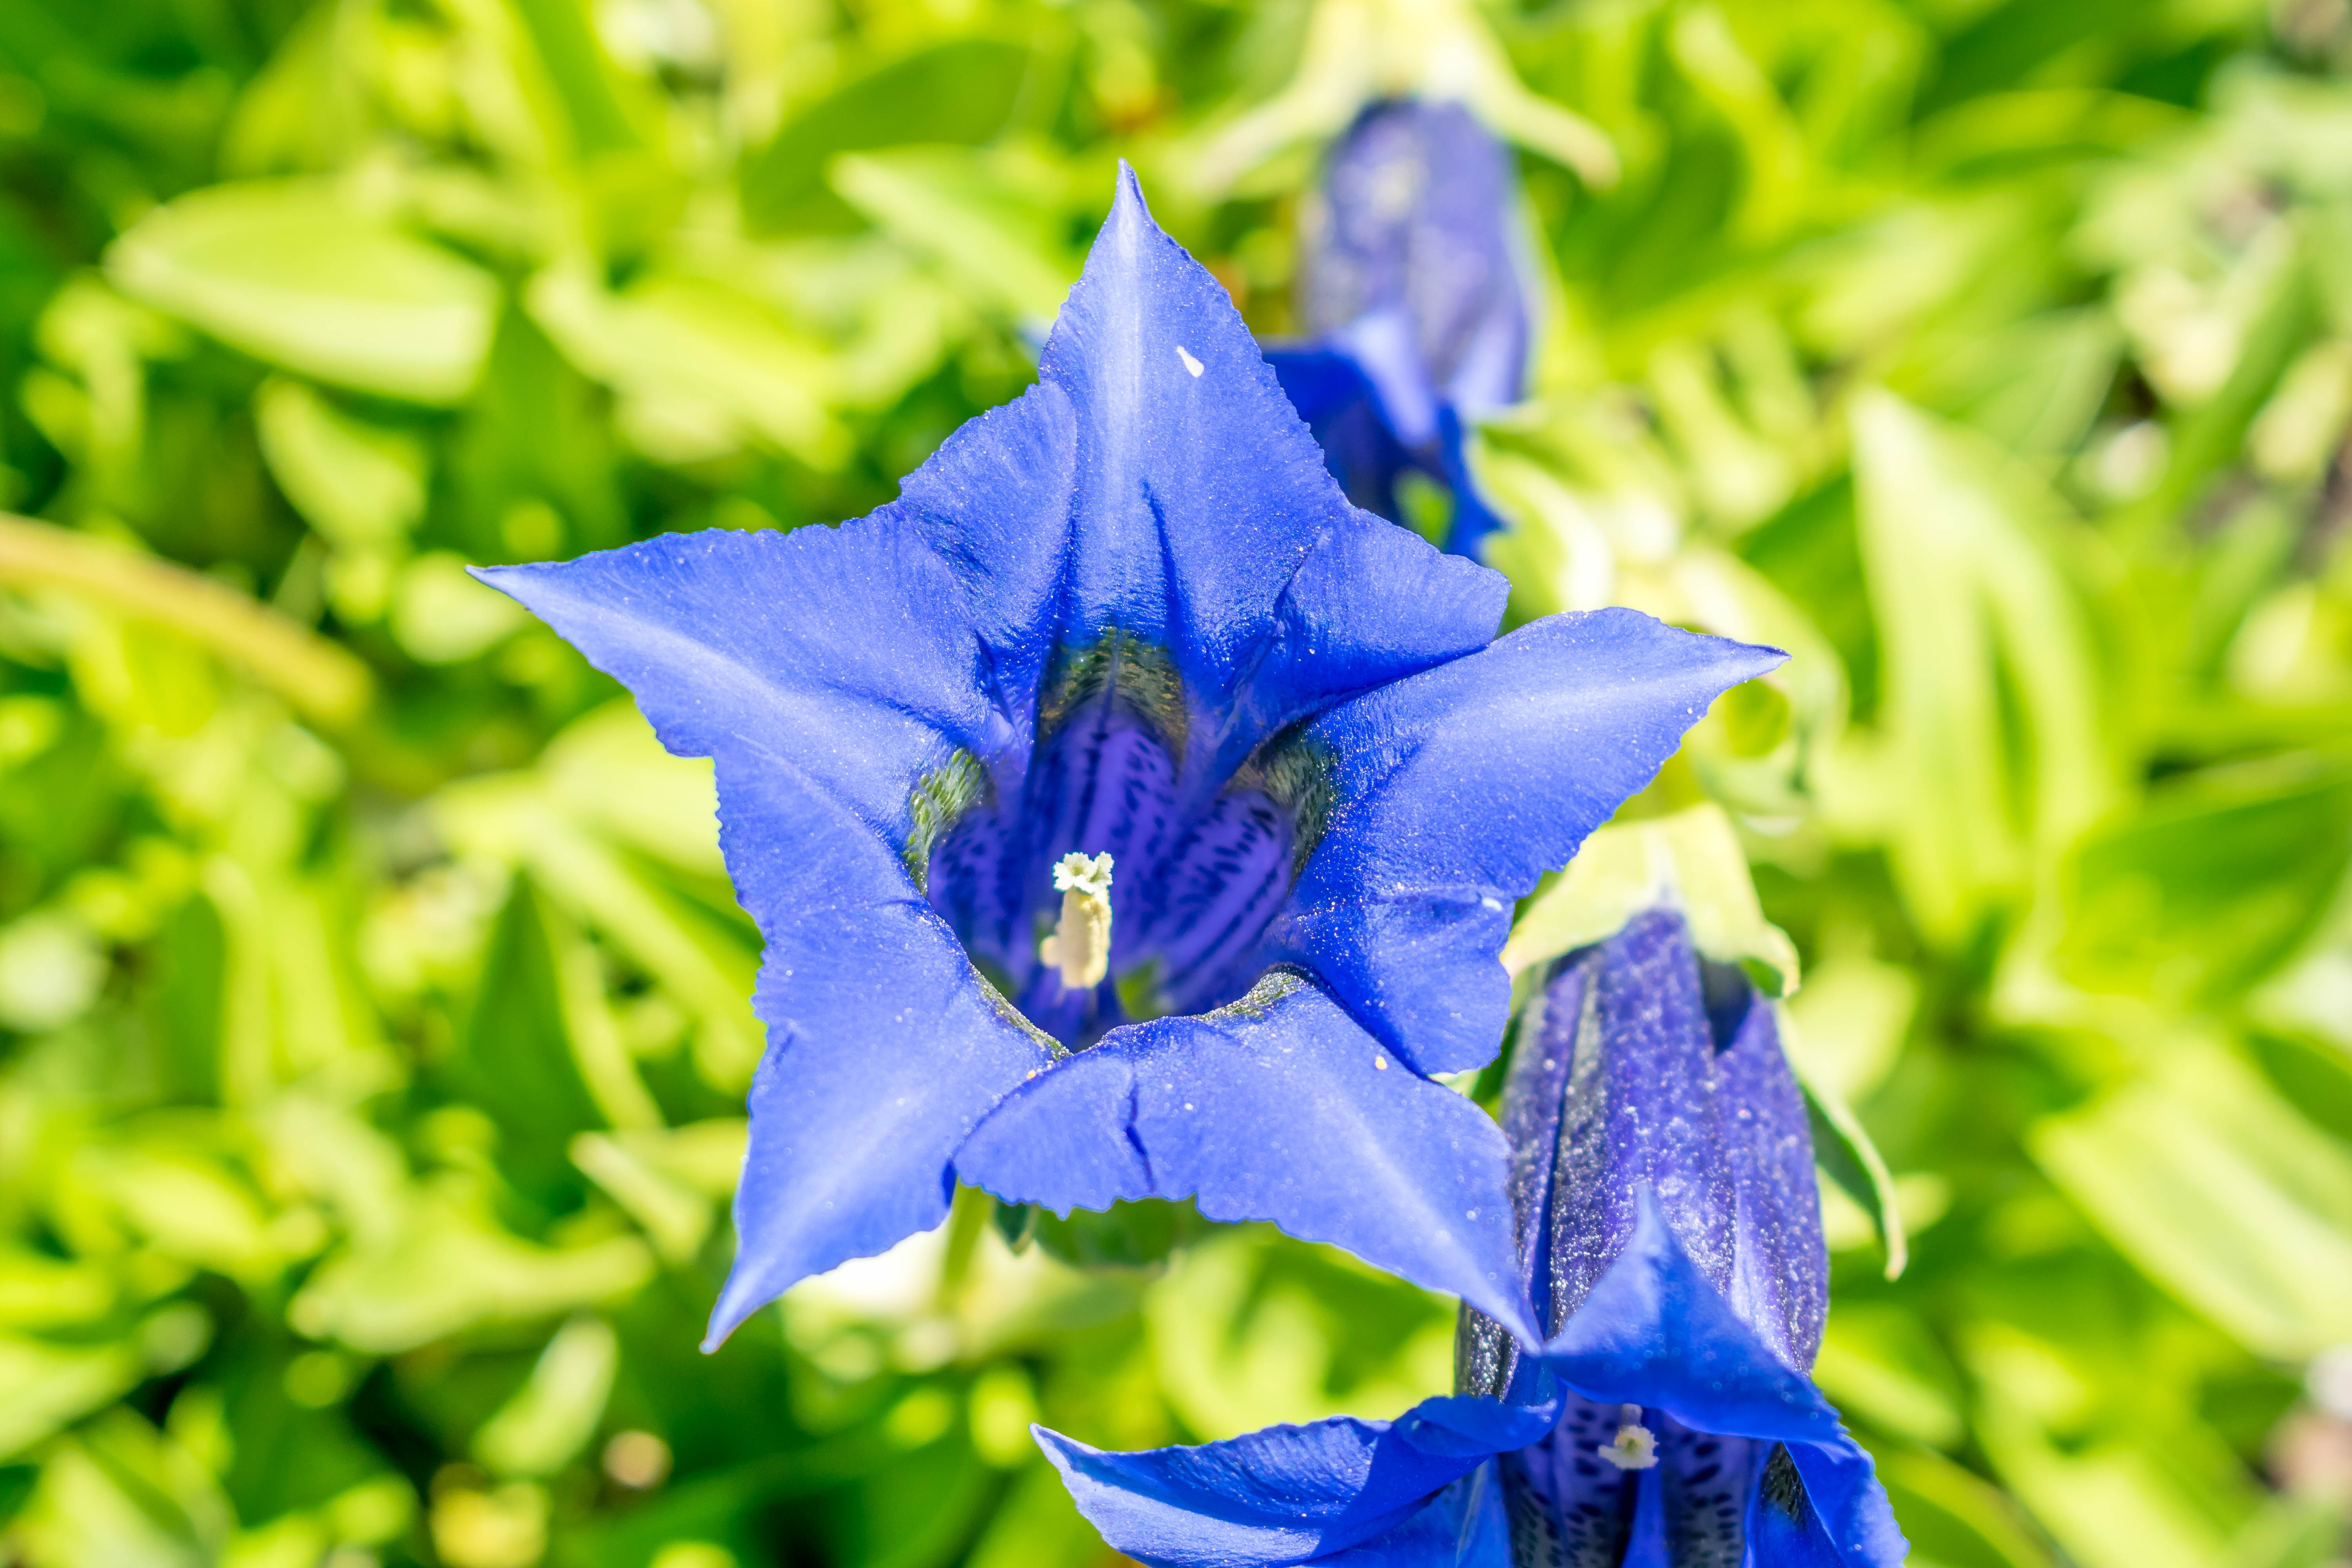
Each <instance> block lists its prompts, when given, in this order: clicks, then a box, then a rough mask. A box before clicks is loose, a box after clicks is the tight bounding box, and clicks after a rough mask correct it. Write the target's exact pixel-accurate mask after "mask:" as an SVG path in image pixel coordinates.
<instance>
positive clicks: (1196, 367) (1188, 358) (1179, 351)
mask: <svg viewBox="0 0 2352 1568" xmlns="http://www.w3.org/2000/svg"><path fill="white" fill-rule="evenodd" d="M1176 357H1177V358H1178V359H1181V360H1182V361H1183V362H1184V368H1185V369H1186V370H1189V371H1191V372H1192V376H1193V379H1194V380H1196V381H1197V380H1199V379H1200V375H1201V370H1202V365H1201V362H1200V361H1199V360H1196V359H1194V358H1193V357H1192V351H1191V350H1190V349H1187V348H1186V347H1185V346H1184V345H1183V344H1182V343H1178V344H1177V345H1176Z"/></svg>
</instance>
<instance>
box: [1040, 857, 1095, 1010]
mask: <svg viewBox="0 0 2352 1568" xmlns="http://www.w3.org/2000/svg"><path fill="white" fill-rule="evenodd" d="M1054 887H1055V890H1057V891H1058V892H1060V894H1061V895H1062V918H1061V919H1060V920H1059V921H1056V922H1055V926H1054V934H1053V935H1051V936H1049V937H1047V938H1046V939H1045V942H1044V943H1043V944H1041V945H1040V946H1039V948H1038V950H1037V956H1038V957H1039V958H1041V959H1043V960H1045V962H1046V963H1050V964H1052V965H1054V966H1055V968H1057V969H1059V970H1060V971H1061V972H1062V984H1063V986H1064V988H1065V989H1066V990H1071V991H1091V990H1093V989H1094V988H1095V987H1096V986H1097V985H1099V984H1102V980H1103V976H1104V975H1106V974H1108V973H1110V857H1109V856H1108V855H1091V856H1090V855H1087V854H1084V853H1074V854H1069V855H1065V856H1063V857H1062V858H1060V859H1059V860H1057V861H1055V863H1054Z"/></svg>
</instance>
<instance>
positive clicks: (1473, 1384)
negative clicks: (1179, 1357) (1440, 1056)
mask: <svg viewBox="0 0 2352 1568" xmlns="http://www.w3.org/2000/svg"><path fill="white" fill-rule="evenodd" d="M1503 1117H1504V1124H1505V1129H1506V1131H1507V1134H1508V1136H1509V1139H1510V1144H1511V1200H1512V1213H1513V1215H1514V1219H1515V1222H1516V1224H1517V1229H1518V1232H1519V1235H1520V1237H1521V1238H1522V1242H1523V1246H1522V1247H1521V1257H1522V1259H1523V1266H1524V1268H1525V1270H1526V1272H1525V1275H1524V1279H1525V1281H1526V1283H1527V1285H1528V1289H1529V1290H1530V1291H1531V1293H1532V1294H1533V1295H1534V1297H1535V1299H1536V1300H1537V1301H1538V1303H1540V1304H1541V1305H1542V1306H1543V1308H1544V1318H1545V1322H1546V1326H1547V1328H1548V1329H1549V1337H1547V1338H1546V1339H1544V1340H1543V1342H1541V1344H1540V1345H1539V1346H1531V1347H1527V1348H1522V1347H1520V1346H1519V1345H1517V1344H1516V1343H1514V1342H1513V1340H1512V1337H1511V1335H1510V1334H1508V1333H1507V1331H1504V1330H1503V1328H1502V1327H1501V1325H1498V1324H1496V1323H1495V1322H1493V1321H1489V1320H1486V1319H1485V1318H1483V1317H1481V1316H1480V1315H1479V1314H1478V1313H1477V1312H1475V1310H1470V1309H1467V1308H1465V1311H1464V1322H1463V1332H1462V1334H1461V1336H1460V1338H1459V1342H1458V1346H1459V1352H1460V1356H1459V1365H1458V1368H1457V1376H1456V1386H1457V1388H1458V1389H1459V1390H1460V1391H1461V1392H1459V1393H1457V1394H1454V1395H1451V1396H1448V1397H1445V1398H1440V1399H1431V1400H1426V1401H1424V1402H1423V1403H1422V1404H1421V1405H1417V1406H1416V1407H1414V1408H1413V1409H1412V1411H1410V1412H1409V1413H1407V1414H1406V1415H1404V1416H1403V1417H1402V1418H1401V1419H1399V1420H1397V1421H1394V1422H1385V1421H1357V1420H1350V1419H1340V1420H1335V1421H1321V1422H1317V1423H1316V1424H1314V1425H1312V1426H1275V1427H1269V1428H1267V1429H1266V1430H1265V1431H1262V1432H1256V1433H1253V1434H1251V1435H1250V1436H1245V1437H1241V1438H1237V1439H1235V1440H1234V1441H1232V1442H1229V1443H1212V1444H1209V1445H1207V1446H1205V1447H1198V1448H1161V1449H1158V1450H1154V1451H1152V1452H1149V1453H1139V1454H1111V1453H1103V1452H1100V1451H1098V1450H1097V1449H1094V1448H1089V1447H1087V1446H1086V1445H1084V1444H1082V1443H1076V1442H1073V1441H1071V1440H1070V1439H1069V1438H1067V1437H1064V1436H1060V1435H1058V1434H1056V1433H1053V1432H1048V1431H1045V1429H1043V1428H1038V1429H1036V1430H1037V1434H1038V1441H1039V1442H1040V1443H1041V1444H1043V1445H1044V1447H1045V1451H1046V1453H1047V1455H1048V1456H1049V1457H1050V1458H1052V1459H1053V1461H1054V1463H1055V1465H1057V1466H1059V1467H1060V1468H1061V1471H1062V1474H1063V1478H1064V1479H1065V1480H1066V1482H1067V1483H1068V1485H1069V1489H1070V1491H1071V1494H1072V1496H1073V1497H1075V1498H1076V1500H1077V1504H1078V1507H1079V1509H1080V1510H1081V1511H1083V1512H1084V1513H1085V1514H1086V1515H1087V1518H1088V1519H1090V1520H1092V1521H1094V1523H1095V1524H1096V1526H1097V1528H1098V1529H1100V1530H1101V1531H1102V1533H1103V1536H1104V1538H1105V1539H1106V1540H1107V1541H1108V1542H1110V1544H1111V1545H1112V1546H1114V1547H1117V1548H1118V1550H1119V1551H1121V1552H1126V1553H1127V1554H1128V1555H1129V1556H1130V1557H1134V1558H1136V1559H1138V1560H1139V1561H1140V1562H1143V1563H1151V1564H1155V1565H1161V1564H1165V1565H1171V1568H1175V1565H1181V1568H1194V1565H1202V1568H1205V1565H1208V1564H1215V1565H1217V1568H1276V1565H1278V1564H1294V1563H1334V1564H1338V1563H1346V1564H1349V1565H1350V1568H1373V1565H1374V1564H1380V1565H1382V1568H1423V1565H1426V1568H1439V1565H1444V1564H1455V1563H1461V1564H1472V1565H1475V1568H1507V1565H1510V1564H1522V1565H1524V1564H1560V1565H1563V1568H1565V1565H1574V1568H1670V1565H1671V1568H1682V1565H1685V1564H1709V1565H1715V1564H1721V1565H1725V1568H1738V1565H1740V1564H1743V1563H1745V1564H1751V1565H1754V1568H1800V1565H1803V1568H1812V1565H1816V1564H1822V1565H1828V1564H1842V1565H1844V1568H1864V1565H1869V1568H1893V1565H1895V1564H1897V1563H1901V1562H1902V1561H1903V1558H1904V1554H1905V1552H1906V1546H1905V1543H1904V1541H1903V1537H1902V1534H1901V1532H1900V1531H1897V1530H1896V1528H1895V1520H1894V1515H1893V1513H1892V1512H1891V1510H1889V1509H1888V1507H1887V1503H1886V1496H1885V1491H1884V1490H1883V1489H1881V1488H1880V1487H1879V1485H1878V1482H1877V1479H1876V1478H1875V1476H1874V1473H1873V1470H1872V1467H1871V1463H1870V1459H1869V1457H1868V1456H1867V1455H1865V1454H1864V1452H1863V1451H1862V1449H1861V1448H1860V1447H1857V1446H1856V1445H1855V1443H1854V1441H1853V1438H1851V1437H1849V1436H1847V1435H1846V1433H1845V1431H1844V1429H1843V1427H1842V1426H1839V1424H1838V1419H1837V1414H1836V1412H1835V1411H1833V1410H1832V1409H1831V1408H1830V1406H1829V1405H1828V1404H1827V1402H1826V1401H1824V1400H1823V1399H1822V1395H1821V1393H1820V1391H1819V1390H1818V1389H1816V1388H1815V1387H1814V1386H1813V1384H1812V1383H1811V1380H1810V1379H1809V1378H1808V1377H1807V1376H1806V1373H1807V1372H1808V1370H1809V1369H1810V1368H1811V1365H1812V1360H1813V1354H1814V1352H1815V1350H1816V1349H1817V1348H1818V1347H1819V1345H1820V1342H1821V1332H1822V1316H1823V1313H1824V1310H1825V1308H1826V1305H1827V1300H1828V1290H1827V1273H1828V1258H1827V1256H1826V1254H1825V1253H1824V1252H1823V1250H1822V1233H1821V1211H1820V1203H1819V1197H1818V1194H1817V1190H1816V1188H1815V1187H1814V1184H1813V1163H1812V1148H1811V1137H1810V1135H1809V1133H1808V1131H1807V1126H1806V1120H1805V1105H1804V1100H1803V1096H1802V1095H1801V1092H1800V1091H1799V1089H1798V1088H1797V1085H1796V1083H1795V1081H1794V1080H1793V1079H1791V1078H1790V1073H1789V1068H1788V1064H1787V1062H1786V1060H1785V1059H1784V1058H1782V1056H1781V1054H1780V1037H1779V1034H1778V1031H1777V1028H1776V1026H1775V1024H1774V1021H1773V1014H1772V1010H1771V1006H1770V1004H1769V1003H1768V1002H1766V1001H1765V1000H1764V999H1762V998H1761V997H1759V995H1758V994H1756V992H1755V991H1754V990H1753V989H1752V988H1751V987H1750V986H1749V984H1748V980H1747V978H1746V976H1745V975H1743V974H1742V973H1740V972H1739V971H1738V969H1736V968H1732V967H1729V966H1719V965H1716V964H1712V963H1705V962H1703V961H1702V960H1701V959H1700V958H1699V957H1698V956H1697V955H1696V953H1694V952H1693V951H1692V949H1691V945H1690V940H1689V933H1688V931H1687V930H1686V929H1685V926H1684V924H1683V921H1682V918H1681V917H1680V916H1679V915H1678V914H1675V913H1673V912H1670V911H1665V910H1656V911H1652V912H1650V913H1647V914H1643V915H1641V916H1638V917H1636V918H1635V919H1634V920H1633V921H1631V922H1630V923H1629V924H1627V925H1626V927H1625V928H1624V929H1623V930H1622V931H1620V932H1619V933H1618V934H1617V935H1616V936H1614V937H1612V938H1611V939H1610V940H1609V941H1607V942H1602V943H1601V944H1599V945H1598V946H1595V947H1591V948H1587V949H1585V950H1583V951H1582V952H1579V953H1575V954H1572V955H1570V957H1569V958H1567V959H1565V960H1563V961H1562V962H1561V963H1559V966H1558V967H1557V969H1556V970H1555V972H1554V973H1553V974H1552V975H1551V976H1550V978H1549V982H1548V984H1547V985H1546V987H1545V989H1544V991H1543V993H1542V994H1541V995H1540V997H1539V999H1538V1001H1537V1002H1535V1003H1534V1004H1533V1005H1531V1006H1530V1009H1529V1011H1528V1015H1527V1016H1526V1017H1525V1018H1524V1019H1523V1020H1522V1022H1521V1026H1520V1033H1519V1044H1518V1047H1517V1052H1516V1054H1515V1056H1514V1058H1513V1060H1512V1063H1511V1069H1510V1073H1509V1077H1508V1079H1507V1084H1506V1087H1505V1091H1504V1111H1503Z"/></svg>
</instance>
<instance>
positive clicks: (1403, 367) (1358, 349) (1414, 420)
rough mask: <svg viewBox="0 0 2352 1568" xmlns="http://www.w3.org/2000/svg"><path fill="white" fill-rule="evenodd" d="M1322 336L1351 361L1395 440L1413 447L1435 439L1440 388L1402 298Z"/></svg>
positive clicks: (1429, 444) (1365, 313)
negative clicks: (1370, 392) (1401, 301)
mask: <svg viewBox="0 0 2352 1568" xmlns="http://www.w3.org/2000/svg"><path fill="white" fill-rule="evenodd" d="M1326 341H1328V342H1329V343H1330V344H1331V346H1332V347H1334V348H1336V349H1338V350H1339V352H1340V353H1344V354H1346V355H1347V356H1348V357H1349V359H1351V360H1353V361H1355V362H1356V368H1357V369H1358V370H1359V371H1360V372H1361V373H1362V374H1363V377H1364V381H1365V384H1367V385H1369V386H1370V388H1371V391H1372V404H1373V406H1374V407H1375V408H1376V409H1378V410H1379V412H1380V416H1381V423H1382V424H1384V425H1386V426H1388V427H1389V429H1390V430H1391V432H1393V433H1394V434H1395V436H1396V438H1397V440H1398V441H1399V442H1401V443H1402V444H1403V445H1404V446H1405V447H1408V448H1412V449H1416V450H1418V449H1425V448H1427V447H1432V446H1433V445H1435V443H1436V441H1437V409H1438V399H1439V393H1438V390H1437V388H1436V386H1435V385H1434V384H1432V383H1431V381H1430V377H1429V367H1428V365H1426V364H1425V363H1423V360H1422V357H1421V349H1420V345H1419V344H1417V343H1415V342H1413V331H1412V317H1410V316H1408V315H1406V314H1405V312H1404V308H1403V306H1402V304H1398V305H1390V306H1383V307H1381V308H1379V309H1376V310H1367V311H1365V312H1364V313H1363V314H1362V315H1360V316H1359V317H1357V318H1356V319H1355V320H1354V321H1349V323H1348V324H1347V325H1345V326H1343V327H1339V328H1338V329H1336V330H1335V331H1332V332H1331V334H1330V335H1329V337H1328V339H1327V340H1326Z"/></svg>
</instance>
